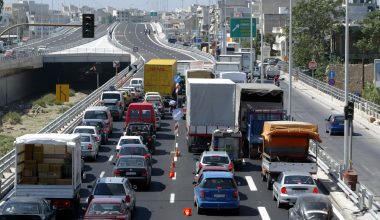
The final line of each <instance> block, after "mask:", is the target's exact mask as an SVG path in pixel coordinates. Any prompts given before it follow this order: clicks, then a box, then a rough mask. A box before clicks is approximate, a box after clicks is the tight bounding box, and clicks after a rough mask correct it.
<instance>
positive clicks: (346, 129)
mask: <svg viewBox="0 0 380 220" xmlns="http://www.w3.org/2000/svg"><path fill="white" fill-rule="evenodd" d="M348 4H349V2H348V0H346V19H345V23H346V26H345V29H344V30H345V34H344V106H347V105H348V62H349V44H348V43H349V24H348ZM349 123H350V122H349V120H348V119H347V117H345V119H344V160H343V162H344V169H345V170H347V169H348V167H349V163H350V160H351V159H352V158H351V156H352V155H351V153H350V152H351V149H350V148H351V147H352V146H349V143H348V142H349V140H348V139H349V136H348V135H349V134H348V132H349Z"/></svg>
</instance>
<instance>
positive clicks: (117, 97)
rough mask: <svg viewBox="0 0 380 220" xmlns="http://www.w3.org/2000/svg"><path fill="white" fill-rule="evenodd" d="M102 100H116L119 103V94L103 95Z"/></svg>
mask: <svg viewBox="0 0 380 220" xmlns="http://www.w3.org/2000/svg"><path fill="white" fill-rule="evenodd" d="M102 99H117V100H119V101H120V94H116V93H103V96H102Z"/></svg>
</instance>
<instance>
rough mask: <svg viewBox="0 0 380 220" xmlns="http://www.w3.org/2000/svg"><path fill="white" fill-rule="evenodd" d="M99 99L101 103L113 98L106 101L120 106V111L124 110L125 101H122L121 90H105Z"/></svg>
mask: <svg viewBox="0 0 380 220" xmlns="http://www.w3.org/2000/svg"><path fill="white" fill-rule="evenodd" d="M100 99H101V103H102V104H103V105H104V103H105V102H106V101H107V100H113V101H112V102H110V101H108V103H113V104H115V105H118V106H119V107H120V108H121V111H124V110H125V102H124V97H123V92H121V91H118V90H105V91H103V92H102V95H101V96H100ZM115 100H116V101H115Z"/></svg>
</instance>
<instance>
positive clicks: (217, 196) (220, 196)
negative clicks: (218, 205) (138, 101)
mask: <svg viewBox="0 0 380 220" xmlns="http://www.w3.org/2000/svg"><path fill="white" fill-rule="evenodd" d="M224 197H226V195H224V194H214V198H224Z"/></svg>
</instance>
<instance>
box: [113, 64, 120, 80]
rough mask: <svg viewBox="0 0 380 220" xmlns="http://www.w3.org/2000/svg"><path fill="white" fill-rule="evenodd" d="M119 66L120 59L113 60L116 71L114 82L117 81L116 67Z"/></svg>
mask: <svg viewBox="0 0 380 220" xmlns="http://www.w3.org/2000/svg"><path fill="white" fill-rule="evenodd" d="M119 67H120V61H117V60H115V61H113V68H115V71H116V73H115V84H116V83H117V68H119Z"/></svg>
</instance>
